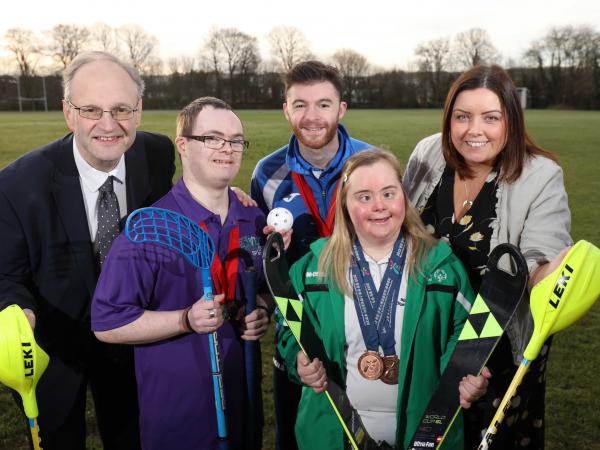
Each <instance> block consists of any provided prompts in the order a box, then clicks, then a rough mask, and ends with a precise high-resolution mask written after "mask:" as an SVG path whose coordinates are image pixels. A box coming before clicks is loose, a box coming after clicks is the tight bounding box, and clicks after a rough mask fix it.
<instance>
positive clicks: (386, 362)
mask: <svg viewBox="0 0 600 450" xmlns="http://www.w3.org/2000/svg"><path fill="white" fill-rule="evenodd" d="M399 364H400V361H399V359H398V355H391V356H384V357H383V373H382V374H381V381H383V382H384V383H385V384H398V365H399Z"/></svg>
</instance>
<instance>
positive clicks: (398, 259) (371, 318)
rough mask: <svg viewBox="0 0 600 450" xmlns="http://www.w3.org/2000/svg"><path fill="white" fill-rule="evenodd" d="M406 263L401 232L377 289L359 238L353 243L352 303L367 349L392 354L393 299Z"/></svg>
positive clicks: (394, 313) (394, 307) (393, 343)
mask: <svg viewBox="0 0 600 450" xmlns="http://www.w3.org/2000/svg"><path fill="white" fill-rule="evenodd" d="M405 262H406V240H405V239H404V236H403V235H402V234H400V236H399V237H398V239H397V240H396V243H395V244H394V249H393V250H392V254H391V256H390V259H389V261H388V266H387V268H386V269H385V273H384V275H383V279H382V280H381V284H380V285H379V291H378V290H377V289H376V288H375V282H374V281H373V277H372V276H371V272H370V270H369V263H367V261H366V260H365V257H364V253H363V250H362V247H361V246H360V242H358V239H357V240H355V241H354V243H353V244H352V265H351V276H352V286H353V291H354V306H355V307H356V314H357V316H358V322H359V324H360V328H361V331H362V335H363V339H364V340H365V345H366V346H367V350H370V351H374V352H378V350H379V346H380V345H381V348H382V349H383V354H384V355H385V356H390V355H395V354H396V350H395V345H396V339H395V338H394V326H395V323H396V305H397V301H396V298H397V297H398V293H399V292H400V286H401V284H402V272H403V271H404V264H405Z"/></svg>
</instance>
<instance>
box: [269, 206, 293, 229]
mask: <svg viewBox="0 0 600 450" xmlns="http://www.w3.org/2000/svg"><path fill="white" fill-rule="evenodd" d="M293 224H294V216H293V215H292V213H291V212H290V211H289V210H287V209H285V208H274V209H272V210H271V212H269V215H268V216H267V225H269V226H272V227H273V228H275V231H288V230H291V229H292V225H293Z"/></svg>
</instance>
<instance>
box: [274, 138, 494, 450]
mask: <svg viewBox="0 0 600 450" xmlns="http://www.w3.org/2000/svg"><path fill="white" fill-rule="evenodd" d="M337 198H338V201H337V205H336V226H335V229H334V232H333V234H332V236H331V237H330V238H328V239H321V240H319V241H316V242H315V243H313V245H312V246H311V251H310V252H309V253H308V254H307V255H305V257H304V258H302V259H301V260H299V261H298V262H297V263H296V264H294V266H293V267H292V269H291V272H290V275H291V277H292V281H293V283H294V287H295V288H296V290H297V292H300V293H302V296H303V298H304V307H303V308H304V311H305V314H307V315H308V316H309V317H310V318H311V319H312V321H313V323H314V325H315V328H316V331H317V333H318V334H319V336H320V337H321V339H322V341H323V343H324V345H325V349H326V352H327V356H328V359H329V361H327V362H326V364H327V367H324V366H323V363H322V362H321V361H319V360H318V359H315V360H313V361H312V362H311V361H309V360H308V359H307V358H306V357H305V356H304V354H303V353H302V352H300V351H299V347H298V345H297V344H296V343H295V341H294V339H293V336H292V335H291V332H290V331H289V330H287V329H284V331H283V332H282V333H280V335H279V340H278V346H279V350H280V352H281V354H282V355H283V356H284V357H285V359H286V366H287V367H288V368H289V372H290V377H291V378H292V379H294V380H295V381H297V382H298V383H302V384H303V385H304V388H303V392H302V399H301V402H300V408H299V412H298V418H297V421H296V438H297V440H298V444H299V447H300V448H301V449H302V448H305V449H311V450H315V449H328V450H329V449H340V450H342V449H343V448H344V436H343V431H342V428H341V426H340V424H339V422H338V419H337V418H336V416H335V414H334V412H333V410H332V409H331V407H330V405H329V403H328V402H327V399H326V397H325V396H324V395H321V393H322V392H323V391H324V390H325V389H326V388H327V375H326V372H327V374H328V375H329V377H332V378H335V379H336V380H338V381H339V382H340V383H341V384H342V385H343V386H345V387H346V392H347V394H348V397H349V399H350V402H351V403H352V404H353V406H354V407H355V408H356V409H357V411H358V412H359V414H360V416H361V419H362V421H363V423H364V425H365V427H366V429H367V431H368V432H369V434H370V435H371V437H373V438H374V439H375V440H377V441H386V442H387V443H388V444H390V445H394V446H396V448H406V447H407V445H408V444H409V442H410V439H411V437H412V435H413V434H414V432H415V430H416V429H417V425H418V423H419V421H420V419H421V415H422V414H423V412H424V410H425V407H426V406H427V403H428V401H429V398H430V397H431V394H432V392H433V390H434V388H435V386H436V385H437V382H438V379H439V378H440V375H441V373H442V372H443V370H444V367H445V366H446V364H447V362H448V359H449V357H450V355H451V354H452V351H453V349H454V347H455V344H456V340H457V338H458V336H459V334H460V331H461V329H462V326H463V324H464V322H465V320H466V317H467V315H468V313H469V310H470V307H471V303H472V300H473V298H474V296H473V292H472V290H471V287H470V285H469V281H468V277H467V275H466V272H465V270H464V268H463V266H462V264H461V263H460V261H459V260H458V259H457V258H456V257H455V256H454V255H453V254H452V252H451V250H450V248H449V247H448V246H447V245H446V244H445V243H443V242H438V241H436V240H434V239H433V238H432V237H431V235H430V234H429V233H427V231H426V230H425V228H424V226H423V224H422V222H421V220H420V218H419V216H418V214H417V212H416V210H415V209H414V207H413V206H412V205H410V203H409V202H408V200H407V198H406V195H405V193H404V191H403V189H402V185H401V173H400V168H399V164H398V161H397V159H396V158H395V157H394V156H393V155H392V154H391V153H389V152H386V151H383V150H377V149H375V150H367V151H363V152H360V153H358V154H356V155H354V156H352V157H351V158H350V159H349V160H348V161H347V162H346V164H345V167H344V172H343V175H342V179H341V182H340V187H339V190H338V196H337ZM486 375H487V374H486ZM486 386H487V379H486V378H484V377H483V376H479V377H474V376H472V375H469V376H468V377H466V378H465V379H464V380H463V381H462V382H461V385H460V388H459V386H457V391H458V392H457V394H460V398H461V404H462V405H463V406H464V407H468V406H469V405H470V402H471V401H473V400H474V399H476V398H478V397H479V396H480V395H482V394H483V392H484V391H485V388H486ZM459 422H460V419H459ZM444 445H445V448H447V449H462V445H463V444H462V426H455V427H453V430H452V432H451V433H450V435H449V436H448V437H447V438H446V441H445V443H444Z"/></svg>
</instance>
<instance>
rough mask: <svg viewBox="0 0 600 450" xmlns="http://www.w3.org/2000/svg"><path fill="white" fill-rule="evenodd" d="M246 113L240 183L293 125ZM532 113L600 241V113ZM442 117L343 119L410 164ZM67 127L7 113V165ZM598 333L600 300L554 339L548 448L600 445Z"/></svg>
mask: <svg viewBox="0 0 600 450" xmlns="http://www.w3.org/2000/svg"><path fill="white" fill-rule="evenodd" d="M240 115H241V117H242V119H243V121H244V123H245V126H246V132H247V136H248V138H249V140H250V141H251V146H250V151H249V152H248V153H247V154H246V155H245V161H244V163H243V166H242V170H241V171H240V174H239V176H238V179H237V180H236V184H237V185H238V186H240V187H243V188H244V189H248V187H249V180H250V176H251V174H252V170H253V169H254V165H255V163H256V161H258V159H260V158H261V157H262V156H264V155H265V154H267V153H269V152H270V151H272V150H274V149H276V148H278V147H280V146H281V145H283V144H284V143H285V142H286V141H287V140H288V138H289V133H290V131H289V127H288V125H287V123H286V121H285V120H284V118H283V115H282V113H281V111H242V112H240ZM175 118H176V112H174V111H149V112H145V113H144V116H143V119H142V129H144V130H152V131H157V132H161V133H165V134H167V135H169V136H171V138H173V134H174V130H175ZM526 119H527V126H528V129H529V131H530V133H531V135H532V136H533V137H534V138H535V139H536V140H537V142H538V143H539V144H541V145H542V146H543V147H545V148H547V149H549V150H552V151H554V152H556V153H557V154H558V156H559V158H560V163H561V165H562V167H563V169H564V172H565V183H566V186H567V192H568V193H569V203H570V207H571V212H572V215H573V227H572V235H573V239H574V240H578V239H587V240H589V241H591V242H593V243H595V244H596V245H600V230H599V229H598V225H600V198H599V194H600V175H599V171H600V170H599V169H600V164H599V163H598V160H599V156H598V150H599V147H598V145H599V143H600V139H599V138H600V112H581V111H533V110H532V111H527V114H526ZM440 120H441V111H439V110H386V111H383V110H370V111H362V110H359V111H350V112H349V113H348V114H347V116H346V117H345V120H344V123H345V124H346V125H347V127H348V129H349V130H350V131H351V134H352V135H353V136H354V137H357V138H359V139H362V140H365V141H368V142H370V143H372V144H374V145H377V146H380V147H384V148H387V149H390V150H392V151H394V152H395V153H396V154H397V155H398V156H399V158H400V160H401V161H402V162H403V163H405V162H406V160H407V159H408V156H409V154H410V152H411V150H412V149H413V148H414V146H415V144H416V143H417V142H418V141H419V139H421V138H423V137H425V136H427V135H429V134H431V133H434V132H436V131H437V130H438V129H439V125H440ZM66 131H67V130H66V127H65V124H64V121H63V119H62V114H60V113H22V114H19V113H0V167H4V166H5V165H7V164H9V163H10V162H11V161H13V160H14V159H15V158H17V157H18V156H19V155H21V154H22V153H24V152H25V151H27V150H29V149H32V148H35V147H37V146H39V145H42V144H44V143H47V142H49V141H51V140H54V139H56V138H58V137H60V136H62V135H63V134H65V133H66ZM178 173H179V171H178ZM24 189H26V186H24ZM599 337H600V305H596V306H595V307H594V308H593V309H592V310H591V312H590V313H589V314H588V315H587V316H586V317H584V318H583V319H582V320H581V321H580V322H578V323H577V324H576V325H574V326H573V327H572V328H570V329H568V330H566V331H564V332H561V333H560V334H559V335H558V336H557V337H556V338H555V340H554V346H553V349H552V357H551V358H550V363H549V370H548V395H547V404H546V417H547V423H546V432H547V439H546V440H547V446H546V448H547V449H549V450H558V449H565V450H566V449H586V450H593V449H597V450H600V414H598V413H597V411H596V410H595V408H596V407H598V406H600V400H599V399H600V383H598V381H597V380H598V378H596V377H597V376H598V375H597V373H598V370H599V369H600V339H599ZM271 341H272V339H271V338H270V337H268V338H266V339H265V341H264V342H265V345H264V346H263V347H265V348H266V349H264V351H265V353H267V352H268V353H269V354H270V350H271V344H270V343H271ZM263 361H264V386H263V389H264V392H265V401H266V404H265V413H266V416H267V427H268V429H267V430H266V431H267V436H266V437H265V448H266V449H270V448H273V444H272V442H273V440H272V430H271V429H272V424H273V417H272V414H273V407H272V403H271V401H270V395H271V369H270V364H269V361H270V357H269V356H268V355H267V354H265V355H264V357H263ZM594 380H596V381H594ZM90 408H91V405H90ZM89 416H90V429H91V433H90V434H91V436H90V444H89V448H99V447H98V444H97V438H96V437H95V434H94V433H93V431H94V429H95V428H94V427H93V415H92V413H91V410H90V414H89ZM24 436H25V431H24V429H23V428H22V427H21V424H20V421H19V420H18V418H17V416H16V407H15V406H14V405H13V403H12V400H11V399H10V398H9V396H8V394H7V393H6V390H5V389H4V388H0V450H9V449H10V450H17V449H24V448H25V445H24V442H25V437H24Z"/></svg>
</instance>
